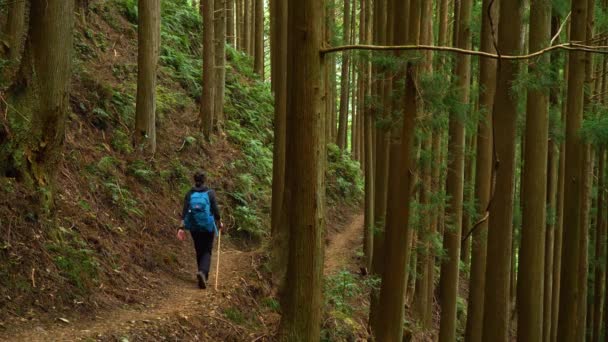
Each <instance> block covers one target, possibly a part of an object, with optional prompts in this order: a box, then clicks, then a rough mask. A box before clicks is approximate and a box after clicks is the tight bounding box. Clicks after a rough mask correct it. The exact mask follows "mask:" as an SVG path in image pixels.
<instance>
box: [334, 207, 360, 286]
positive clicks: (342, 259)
mask: <svg viewBox="0 0 608 342" xmlns="http://www.w3.org/2000/svg"><path fill="white" fill-rule="evenodd" d="M362 231H363V214H358V215H355V216H353V218H352V219H351V221H350V223H349V224H348V225H347V226H345V228H344V229H343V230H341V231H340V232H339V233H338V234H336V235H334V236H332V237H331V238H330V242H329V245H328V246H327V249H326V250H325V274H326V275H328V274H331V273H334V272H336V271H339V269H340V268H341V267H344V266H345V265H347V264H348V263H349V259H350V258H352V257H353V255H354V254H355V251H356V250H357V247H358V246H359V245H360V244H361V234H362Z"/></svg>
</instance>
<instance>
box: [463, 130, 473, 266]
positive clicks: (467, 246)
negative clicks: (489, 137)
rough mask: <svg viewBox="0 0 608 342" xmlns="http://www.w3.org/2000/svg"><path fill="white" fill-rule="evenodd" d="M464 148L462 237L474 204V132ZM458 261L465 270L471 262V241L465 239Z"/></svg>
mask: <svg viewBox="0 0 608 342" xmlns="http://www.w3.org/2000/svg"><path fill="white" fill-rule="evenodd" d="M467 135H468V136H467V137H466V139H465V141H466V144H465V146H466V148H465V153H464V160H465V163H464V165H465V167H464V197H463V207H464V210H463V213H462V225H461V229H462V233H461V234H462V236H465V235H466V234H467V233H468V232H469V229H471V225H472V221H473V218H472V217H471V215H472V214H473V213H472V212H471V211H470V208H471V206H472V204H474V201H475V198H474V197H473V190H474V189H475V178H474V173H473V170H474V162H475V158H474V155H473V153H472V151H474V150H475V144H476V140H477V139H476V135H475V132H470V133H467ZM460 261H462V263H463V265H464V266H465V268H467V267H468V266H469V264H470V262H471V240H469V239H467V240H465V241H463V242H462V245H461V252H460Z"/></svg>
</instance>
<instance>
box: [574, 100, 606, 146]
mask: <svg viewBox="0 0 608 342" xmlns="http://www.w3.org/2000/svg"><path fill="white" fill-rule="evenodd" d="M588 112H591V113H588V115H586V118H585V120H584V121H583V126H582V127H581V130H580V135H581V136H582V137H583V138H584V139H585V141H587V142H588V143H590V144H593V145H594V146H598V147H606V146H608V108H606V107H604V106H603V105H593V106H591V107H589V108H588Z"/></svg>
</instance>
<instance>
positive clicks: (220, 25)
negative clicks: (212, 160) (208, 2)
mask: <svg viewBox="0 0 608 342" xmlns="http://www.w3.org/2000/svg"><path fill="white" fill-rule="evenodd" d="M225 8H226V0H215V18H214V34H215V51H214V53H215V96H214V98H213V100H214V105H213V110H214V113H213V121H214V127H215V128H218V127H221V126H222V122H223V121H224V94H225V87H226V11H225Z"/></svg>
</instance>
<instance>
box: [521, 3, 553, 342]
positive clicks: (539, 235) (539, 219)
mask: <svg viewBox="0 0 608 342" xmlns="http://www.w3.org/2000/svg"><path fill="white" fill-rule="evenodd" d="M550 40H551V2H549V1H547V0H532V1H531V6H530V40H529V44H530V52H536V51H539V50H542V49H544V48H546V47H547V46H549V45H550ZM549 62H550V60H549V55H545V56H542V57H539V60H538V61H537V63H535V64H531V65H529V67H528V73H529V74H531V75H532V76H533V77H535V76H536V77H539V78H540V77H542V75H540V73H541V72H542V70H544V67H543V66H546V65H548V64H549ZM525 139H526V144H525V153H524V156H523V158H524V160H525V161H524V170H523V173H524V177H523V184H522V187H523V194H524V197H522V201H523V203H522V207H523V212H522V228H521V247H520V254H519V277H518V278H519V281H518V286H517V301H518V302H517V310H518V311H517V312H518V314H517V340H518V341H542V337H543V304H544V302H543V293H544V273H543V270H544V267H545V232H546V221H545V219H546V217H545V213H546V200H547V151H548V139H549V94H548V90H547V89H530V90H529V91H528V103H527V114H526V138H525Z"/></svg>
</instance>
